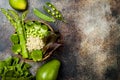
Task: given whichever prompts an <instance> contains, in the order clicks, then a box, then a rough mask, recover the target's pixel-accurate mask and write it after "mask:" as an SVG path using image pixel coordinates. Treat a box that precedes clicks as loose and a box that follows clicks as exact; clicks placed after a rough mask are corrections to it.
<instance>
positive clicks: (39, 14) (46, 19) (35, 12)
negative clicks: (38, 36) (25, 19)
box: [33, 8, 55, 22]
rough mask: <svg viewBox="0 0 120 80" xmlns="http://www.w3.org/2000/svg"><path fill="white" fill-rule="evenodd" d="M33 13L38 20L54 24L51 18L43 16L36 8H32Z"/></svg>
mask: <svg viewBox="0 0 120 80" xmlns="http://www.w3.org/2000/svg"><path fill="white" fill-rule="evenodd" d="M33 12H34V14H35V15H36V16H37V17H39V18H40V19H43V20H45V21H48V22H55V19H54V18H51V17H49V16H47V15H45V14H44V13H42V12H41V11H39V10H38V9H37V8H34V9H33Z"/></svg>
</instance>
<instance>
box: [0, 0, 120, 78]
mask: <svg viewBox="0 0 120 80" xmlns="http://www.w3.org/2000/svg"><path fill="white" fill-rule="evenodd" d="M46 1H49V2H51V3H53V4H54V5H55V6H56V7H57V8H58V10H60V11H61V12H62V14H63V16H64V17H65V20H66V21H67V23H63V22H60V21H57V22H56V23H55V24H53V23H50V25H51V26H52V27H53V28H54V29H55V30H56V31H59V32H60V33H61V35H62V39H63V42H64V45H63V46H62V47H60V48H59V49H58V50H57V51H56V52H55V54H53V55H52V57H51V58H50V59H52V58H57V59H59V60H60V61H61V63H62V64H61V68H60V72H59V76H58V80H120V73H119V71H120V62H119V61H120V0H28V2H29V5H28V9H29V11H30V13H29V14H28V16H27V19H38V18H37V17H36V16H34V15H33V12H32V9H33V8H39V9H40V10H41V11H43V10H42V6H43V5H44V4H45V2H46ZM0 8H5V9H12V8H11V7H10V6H9V3H8V0H0ZM13 32H14V29H13V27H12V26H11V25H10V23H9V21H8V20H7V19H6V18H5V16H4V15H3V14H2V13H1V12H0V59H4V58H6V57H8V56H10V55H12V52H11V49H10V46H11V42H10V40H9V37H10V35H11V34H12V33H13ZM50 59H49V60H50ZM43 63H44V62H43ZM31 64H32V65H33V68H32V69H31V72H32V73H33V74H35V71H36V69H37V67H38V66H39V65H41V64H42V63H31Z"/></svg>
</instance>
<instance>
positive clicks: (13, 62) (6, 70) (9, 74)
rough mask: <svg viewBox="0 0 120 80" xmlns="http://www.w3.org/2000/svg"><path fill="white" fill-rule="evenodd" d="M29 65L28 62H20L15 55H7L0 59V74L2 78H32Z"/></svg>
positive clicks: (5, 79)
mask: <svg viewBox="0 0 120 80" xmlns="http://www.w3.org/2000/svg"><path fill="white" fill-rule="evenodd" d="M30 67H31V66H30V65H29V64H27V63H24V62H20V60H19V58H17V57H9V58H7V59H5V60H1V61H0V76H1V77H2V80H33V78H34V77H33V76H32V74H31V73H30V71H29V68H30Z"/></svg>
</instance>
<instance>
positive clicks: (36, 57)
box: [31, 50, 43, 61]
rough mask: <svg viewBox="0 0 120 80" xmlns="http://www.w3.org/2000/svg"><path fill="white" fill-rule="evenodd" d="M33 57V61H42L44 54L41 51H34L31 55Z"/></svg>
mask: <svg viewBox="0 0 120 80" xmlns="http://www.w3.org/2000/svg"><path fill="white" fill-rule="evenodd" d="M31 57H32V59H33V61H40V60H42V57H43V54H42V51H41V50H33V51H32V53H31Z"/></svg>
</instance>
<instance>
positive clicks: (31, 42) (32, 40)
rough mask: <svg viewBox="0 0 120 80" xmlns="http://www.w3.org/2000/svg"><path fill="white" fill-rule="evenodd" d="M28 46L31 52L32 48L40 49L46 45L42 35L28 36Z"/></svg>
mask: <svg viewBox="0 0 120 80" xmlns="http://www.w3.org/2000/svg"><path fill="white" fill-rule="evenodd" d="M26 46H27V49H28V51H29V52H31V51H32V50H37V49H38V50H40V49H42V48H43V47H44V46H45V43H44V42H43V40H42V39H41V38H40V37H33V36H29V37H28V38H27V42H26Z"/></svg>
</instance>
